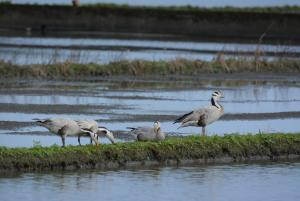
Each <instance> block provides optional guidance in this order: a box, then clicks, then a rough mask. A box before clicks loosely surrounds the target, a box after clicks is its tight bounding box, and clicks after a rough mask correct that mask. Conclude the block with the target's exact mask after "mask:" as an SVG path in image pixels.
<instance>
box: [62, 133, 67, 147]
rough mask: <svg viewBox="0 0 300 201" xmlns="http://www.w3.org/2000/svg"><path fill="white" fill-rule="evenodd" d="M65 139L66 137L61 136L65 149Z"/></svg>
mask: <svg viewBox="0 0 300 201" xmlns="http://www.w3.org/2000/svg"><path fill="white" fill-rule="evenodd" d="M65 139H66V136H64V135H62V136H61V141H62V147H65Z"/></svg>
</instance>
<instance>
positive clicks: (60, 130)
mask: <svg viewBox="0 0 300 201" xmlns="http://www.w3.org/2000/svg"><path fill="white" fill-rule="evenodd" d="M33 120H35V121H36V122H37V123H38V124H39V125H40V126H43V127H45V128H47V129H48V130H49V131H50V132H51V133H54V134H56V135H59V136H60V137H61V140H62V146H63V147H64V146H65V138H66V136H80V135H84V134H88V135H89V136H90V137H91V139H92V140H93V141H94V142H95V144H96V145H98V140H97V134H96V133H95V132H93V131H90V130H86V129H81V128H80V127H79V125H78V124H77V122H76V121H74V120H72V119H63V118H50V119H33ZM79 144H80V141H79Z"/></svg>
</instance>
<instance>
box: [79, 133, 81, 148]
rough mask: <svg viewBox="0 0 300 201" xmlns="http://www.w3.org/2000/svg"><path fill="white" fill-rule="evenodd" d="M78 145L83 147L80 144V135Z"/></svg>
mask: <svg viewBox="0 0 300 201" xmlns="http://www.w3.org/2000/svg"><path fill="white" fill-rule="evenodd" d="M78 144H79V146H81V143H80V135H78Z"/></svg>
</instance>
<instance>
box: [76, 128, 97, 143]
mask: <svg viewBox="0 0 300 201" xmlns="http://www.w3.org/2000/svg"><path fill="white" fill-rule="evenodd" d="M80 130H81V131H82V132H83V133H87V134H88V135H90V137H91V138H92V140H93V141H94V142H95V143H96V145H98V144H99V142H98V140H97V136H98V135H97V133H94V132H93V131H91V130H89V129H87V128H81V129H80Z"/></svg>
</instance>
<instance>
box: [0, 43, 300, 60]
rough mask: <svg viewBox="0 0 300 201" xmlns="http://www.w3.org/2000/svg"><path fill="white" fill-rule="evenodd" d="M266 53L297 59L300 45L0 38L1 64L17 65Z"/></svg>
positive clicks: (251, 56) (242, 55)
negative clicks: (2, 62) (257, 51)
mask: <svg viewBox="0 0 300 201" xmlns="http://www.w3.org/2000/svg"><path fill="white" fill-rule="evenodd" d="M258 49H259V51H261V52H263V54H262V56H263V57H264V58H266V59H269V60H270V59H275V58H278V57H279V58H296V57H298V56H299V55H300V46H298V45H275V44H273V45H272V44H261V45H259V46H258V45H257V44H240V43H224V42H187V41H186V42H185V41H160V40H141V39H131V40H128V39H116V38H114V39H109V38H105V39H84V38H45V37H0V60H3V61H6V62H10V63H15V64H49V63H57V62H64V61H72V62H76V63H90V62H93V63H109V62H114V61H120V60H135V59H143V60H150V61H159V60H174V59H176V58H185V59H193V60H195V59H199V60H205V61H211V60H213V59H214V58H216V54H217V53H221V52H222V53H223V54H224V55H225V57H238V58H241V57H243V58H253V56H254V52H255V51H256V50H258Z"/></svg>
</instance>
